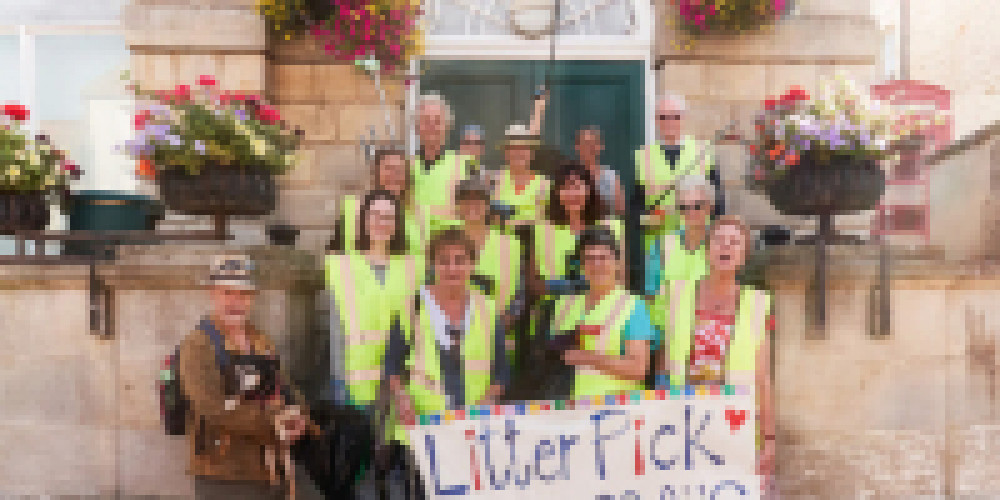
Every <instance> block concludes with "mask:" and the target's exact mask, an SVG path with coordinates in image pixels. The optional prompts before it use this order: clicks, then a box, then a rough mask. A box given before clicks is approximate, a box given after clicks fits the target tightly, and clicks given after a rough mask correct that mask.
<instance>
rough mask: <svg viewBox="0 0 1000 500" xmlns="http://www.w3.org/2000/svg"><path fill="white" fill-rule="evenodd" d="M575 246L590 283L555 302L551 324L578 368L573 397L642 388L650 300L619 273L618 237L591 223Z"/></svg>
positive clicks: (647, 353)
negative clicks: (633, 289) (630, 288)
mask: <svg viewBox="0 0 1000 500" xmlns="http://www.w3.org/2000/svg"><path fill="white" fill-rule="evenodd" d="M576 251H577V253H578V254H579V255H580V256H581V257H580V258H581V261H582V262H583V274H584V276H585V277H586V279H587V283H588V289H587V291H586V292H585V293H581V294H578V295H569V296H565V297H561V298H560V299H559V300H558V301H557V302H556V307H555V316H554V319H553V327H552V329H551V332H552V339H553V341H555V343H556V344H557V345H559V346H561V347H562V348H566V350H565V351H564V352H563V355H562V357H563V361H564V362H565V363H566V364H567V365H570V366H574V367H575V368H576V373H575V379H574V383H573V393H572V394H573V398H580V397H584V396H603V395H608V394H614V393H618V392H622V391H631V390H638V389H642V388H643V380H644V379H645V378H646V373H647V371H648V368H649V358H650V344H651V343H653V342H654V341H655V339H656V335H655V333H654V330H653V327H652V325H651V324H650V322H649V312H648V311H647V310H646V303H645V302H644V301H643V300H642V298H641V297H639V296H637V295H633V294H632V293H631V292H629V291H628V290H627V289H626V288H625V287H623V286H622V283H621V280H620V279H619V276H620V264H621V255H620V250H619V248H618V241H617V238H616V237H615V236H614V235H613V234H612V232H611V231H610V230H608V229H607V228H602V227H592V228H589V229H587V230H586V231H584V233H583V234H582V235H581V237H580V243H579V245H578V246H577V250H576Z"/></svg>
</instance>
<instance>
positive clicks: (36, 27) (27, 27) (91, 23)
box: [0, 20, 125, 255]
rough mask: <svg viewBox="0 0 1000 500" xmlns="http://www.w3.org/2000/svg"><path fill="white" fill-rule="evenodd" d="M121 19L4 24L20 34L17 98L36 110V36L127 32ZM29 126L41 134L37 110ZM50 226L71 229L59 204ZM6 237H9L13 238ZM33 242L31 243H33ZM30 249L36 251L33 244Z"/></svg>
mask: <svg viewBox="0 0 1000 500" xmlns="http://www.w3.org/2000/svg"><path fill="white" fill-rule="evenodd" d="M124 34H125V32H124V30H122V28H121V24H120V23H119V22H118V21H102V20H87V21H74V22H55V23H46V24H15V25H6V26H0V35H16V36H17V37H18V56H19V64H20V68H19V73H18V96H17V100H18V102H19V103H21V104H22V105H24V106H26V107H27V108H28V109H29V110H33V109H35V106H34V105H35V98H36V96H35V89H36V85H35V84H36V76H37V71H36V56H37V53H36V51H35V37H37V36H46V35H124ZM25 127H26V128H27V130H28V131H29V132H30V133H31V134H32V135H34V134H36V133H38V118H37V114H36V113H29V115H28V120H27V122H26V123H25ZM50 208H51V210H50V212H49V228H51V229H54V230H63V229H66V228H67V225H68V224H67V220H66V216H65V214H63V213H61V211H60V210H59V208H58V207H57V206H53V207H50ZM3 239H5V240H9V239H10V237H4V238H3ZM30 244H31V243H30V242H29V245H30ZM26 250H27V251H28V252H31V251H33V250H32V249H31V248H30V247H29V248H27V249H26ZM45 253H46V254H49V255H52V254H58V253H60V244H59V243H57V242H48V243H46V246H45Z"/></svg>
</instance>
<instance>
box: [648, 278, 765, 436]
mask: <svg viewBox="0 0 1000 500" xmlns="http://www.w3.org/2000/svg"><path fill="white" fill-rule="evenodd" d="M696 283H697V282H696V281H691V280H677V281H674V282H673V283H671V285H670V298H669V300H670V310H669V311H668V312H667V320H668V323H667V328H666V330H665V332H666V334H667V335H668V336H669V337H668V339H667V342H668V344H667V345H668V346H669V347H668V349H667V353H669V354H668V356H669V357H668V359H667V370H668V377H669V380H670V382H669V383H670V385H671V386H683V385H687V375H688V365H689V360H690V355H691V337H692V336H693V335H694V327H695V307H696V304H695V295H696V293H695V289H696V287H695V284H696ZM739 300H740V302H739V310H738V311H737V313H736V325H735V328H733V333H732V337H731V338H730V340H729V349H728V351H727V352H726V354H725V356H726V381H725V383H726V384H729V385H742V386H745V387H747V388H748V389H749V390H750V392H751V394H756V388H757V378H756V375H757V368H758V367H757V351H758V349H760V346H761V343H762V342H763V340H764V335H766V334H767V326H766V325H767V316H768V314H769V313H770V309H771V296H770V295H769V294H768V293H767V292H766V291H764V290H757V289H755V288H752V287H743V288H742V289H741V290H740V299H739ZM760 445H761V441H760V435H758V436H757V447H758V449H759V448H760Z"/></svg>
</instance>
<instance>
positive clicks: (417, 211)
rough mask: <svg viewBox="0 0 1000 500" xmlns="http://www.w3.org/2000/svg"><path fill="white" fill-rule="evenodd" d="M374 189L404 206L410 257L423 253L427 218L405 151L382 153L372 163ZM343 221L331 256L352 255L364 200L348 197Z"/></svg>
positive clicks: (371, 187) (371, 181)
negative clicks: (390, 194)
mask: <svg viewBox="0 0 1000 500" xmlns="http://www.w3.org/2000/svg"><path fill="white" fill-rule="evenodd" d="M369 186H370V189H372V190H376V189H384V190H386V191H388V192H390V193H392V194H393V195H394V196H395V197H396V198H398V199H399V201H400V202H401V204H402V206H403V227H404V229H405V230H406V231H405V232H406V244H407V247H408V251H409V252H410V253H423V249H424V245H425V244H426V241H427V239H426V238H425V233H426V231H427V229H426V226H427V221H426V214H424V210H422V209H421V207H420V206H418V205H417V204H416V203H415V201H414V197H413V175H412V173H411V172H410V167H409V166H408V165H407V164H406V154H405V153H403V150H401V149H394V148H386V149H382V150H379V151H378V152H376V153H375V155H374V156H373V157H372V159H371V163H370V176H369ZM340 207H341V208H340V218H339V219H338V220H337V225H336V227H335V228H334V236H333V239H332V240H331V241H330V244H329V245H328V247H327V251H331V252H352V251H354V250H355V246H354V245H355V243H356V242H357V239H358V214H359V213H360V210H361V198H360V197H358V196H355V195H346V196H344V197H343V199H342V200H341V204H340Z"/></svg>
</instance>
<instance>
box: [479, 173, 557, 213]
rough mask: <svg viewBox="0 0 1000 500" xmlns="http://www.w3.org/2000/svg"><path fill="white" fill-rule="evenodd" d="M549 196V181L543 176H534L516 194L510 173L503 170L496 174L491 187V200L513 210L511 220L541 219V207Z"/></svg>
mask: <svg viewBox="0 0 1000 500" xmlns="http://www.w3.org/2000/svg"><path fill="white" fill-rule="evenodd" d="M548 196H549V180H548V179H547V178H545V176H543V175H537V174H536V175H535V176H534V177H532V178H531V181H529V182H528V185H527V186H525V187H524V189H522V190H521V192H517V190H516V189H514V179H513V178H512V177H511V175H510V171H509V170H507V169H504V170H503V171H501V172H500V173H498V174H497V177H496V183H495V184H494V186H493V200H494V201H497V202H500V203H504V204H507V205H510V206H512V207H513V208H514V215H513V216H512V217H511V220H515V221H527V222H538V221H539V220H540V218H541V217H543V212H542V207H543V206H544V204H545V201H546V200H547V199H548Z"/></svg>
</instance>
